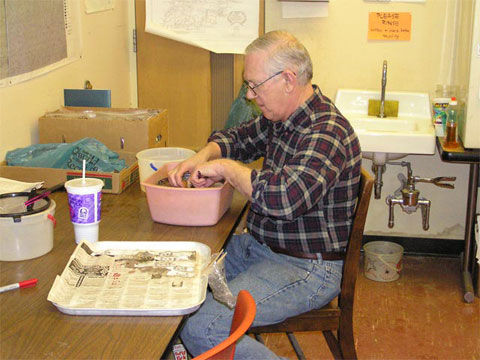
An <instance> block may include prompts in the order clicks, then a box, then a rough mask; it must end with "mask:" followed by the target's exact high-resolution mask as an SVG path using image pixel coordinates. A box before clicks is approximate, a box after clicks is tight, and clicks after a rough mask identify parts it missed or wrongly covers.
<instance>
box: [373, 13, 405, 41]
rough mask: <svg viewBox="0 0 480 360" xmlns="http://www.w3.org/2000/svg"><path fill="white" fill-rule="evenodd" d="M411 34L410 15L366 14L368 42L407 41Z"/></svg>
mask: <svg viewBox="0 0 480 360" xmlns="http://www.w3.org/2000/svg"><path fill="white" fill-rule="evenodd" d="M411 32H412V14H411V13H408V12H371V13H369V14H368V40H390V41H409V40H410V37H411Z"/></svg>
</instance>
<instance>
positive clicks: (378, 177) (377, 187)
mask: <svg viewBox="0 0 480 360" xmlns="http://www.w3.org/2000/svg"><path fill="white" fill-rule="evenodd" d="M385 170H386V166H385V165H375V164H373V165H372V171H373V173H374V174H375V182H374V183H373V187H374V192H375V199H380V198H381V196H382V186H383V180H382V175H383V173H384V172H385Z"/></svg>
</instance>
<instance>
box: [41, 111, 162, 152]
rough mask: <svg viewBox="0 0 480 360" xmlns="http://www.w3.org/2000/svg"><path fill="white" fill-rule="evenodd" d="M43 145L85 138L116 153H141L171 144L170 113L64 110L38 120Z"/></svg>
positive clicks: (47, 114) (48, 114)
mask: <svg viewBox="0 0 480 360" xmlns="http://www.w3.org/2000/svg"><path fill="white" fill-rule="evenodd" d="M38 131H39V142H40V143H41V144H48V143H61V142H67V143H71V142H74V141H78V140H80V139H83V138H85V137H92V138H95V139H97V140H98V141H100V142H102V143H103V144H104V145H105V146H106V147H108V148H109V149H110V150H112V151H125V152H130V153H135V154H136V153H138V152H139V151H142V150H145V149H149V148H154V147H164V146H167V143H168V116H167V110H152V109H115V108H113V109H112V108H86V107H63V108H61V109H59V110H57V111H54V112H50V113H46V114H45V115H44V116H42V117H41V118H40V119H38Z"/></svg>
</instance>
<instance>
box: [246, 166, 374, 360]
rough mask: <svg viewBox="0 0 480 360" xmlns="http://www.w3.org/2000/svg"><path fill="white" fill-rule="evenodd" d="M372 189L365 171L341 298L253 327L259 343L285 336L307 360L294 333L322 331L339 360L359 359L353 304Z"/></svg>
mask: <svg viewBox="0 0 480 360" xmlns="http://www.w3.org/2000/svg"><path fill="white" fill-rule="evenodd" d="M372 186H373V179H372V177H371V176H370V174H369V173H368V172H366V171H365V170H364V169H363V168H362V175H361V182H360V188H359V194H358V200H357V205H356V208H355V215H354V219H353V225H352V231H351V234H350V240H349V243H348V248H347V253H346V259H345V262H344V265H343V278H342V285H341V293H340V295H339V296H338V298H337V299H334V300H333V301H332V302H330V303H329V304H328V305H326V306H324V307H323V308H321V309H317V310H312V311H309V312H306V313H303V314H300V315H297V316H294V317H291V318H288V319H286V320H285V321H283V322H282V323H278V324H272V325H267V326H259V327H253V328H251V329H250V330H249V334H254V335H255V337H256V339H257V340H258V341H260V342H262V343H263V340H262V338H261V336H260V334H264V333H278V332H285V333H287V336H288V338H289V340H290V342H291V343H292V346H293V348H294V350H295V353H296V354H297V357H298V358H299V359H305V355H304V354H303V351H302V349H301V348H300V346H299V344H298V342H297V339H296V338H295V335H294V334H293V333H294V332H300V331H322V332H323V335H324V337H325V340H326V341H327V344H328V347H329V348H330V351H331V352H332V354H333V356H334V357H335V359H356V358H357V354H356V351H355V343H354V338H353V301H354V296H355V282H356V278H357V275H358V267H359V258H360V248H361V246H362V238H363V229H364V227H365V221H366V218H367V211H368V205H369V203H370V197H371V194H372ZM334 331H336V336H335V335H334V333H333V332H334Z"/></svg>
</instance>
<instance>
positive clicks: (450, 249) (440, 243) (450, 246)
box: [363, 235, 465, 257]
mask: <svg viewBox="0 0 480 360" xmlns="http://www.w3.org/2000/svg"><path fill="white" fill-rule="evenodd" d="M370 241H390V242H394V243H397V244H400V245H402V246H403V249H404V253H405V254H409V255H422V256H444V257H459V256H460V254H461V253H462V252H463V251H464V246H465V245H464V241H462V240H451V239H429V238H407V237H399V236H377V235H364V236H363V243H364V244H365V243H367V242H370Z"/></svg>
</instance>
